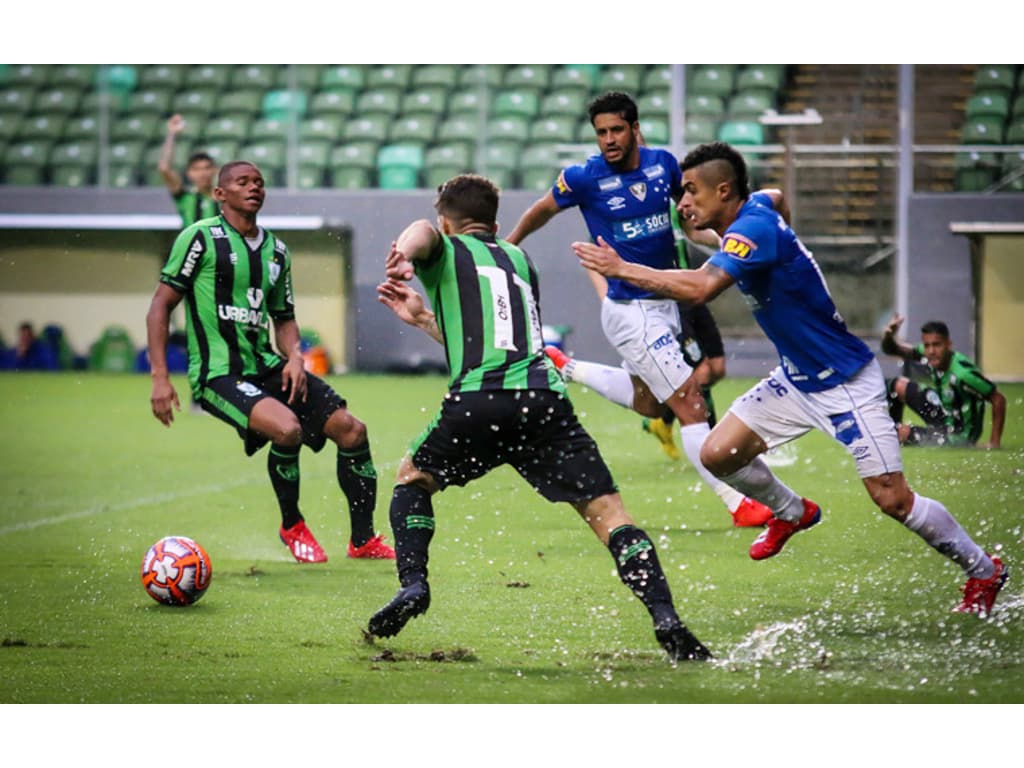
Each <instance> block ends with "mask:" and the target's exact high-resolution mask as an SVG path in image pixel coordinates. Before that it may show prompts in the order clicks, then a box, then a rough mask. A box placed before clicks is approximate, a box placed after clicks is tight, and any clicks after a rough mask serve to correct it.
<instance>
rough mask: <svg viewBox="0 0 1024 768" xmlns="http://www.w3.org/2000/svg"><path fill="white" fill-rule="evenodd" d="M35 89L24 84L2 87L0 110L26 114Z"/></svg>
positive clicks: (8, 112)
mask: <svg viewBox="0 0 1024 768" xmlns="http://www.w3.org/2000/svg"><path fill="white" fill-rule="evenodd" d="M35 94H36V92H35V90H34V89H33V88H26V87H25V86H21V87H17V88H4V89H3V90H2V91H0V112H2V113H6V114H16V115H27V114H28V112H29V110H30V109H31V108H32V102H33V101H34V100H35Z"/></svg>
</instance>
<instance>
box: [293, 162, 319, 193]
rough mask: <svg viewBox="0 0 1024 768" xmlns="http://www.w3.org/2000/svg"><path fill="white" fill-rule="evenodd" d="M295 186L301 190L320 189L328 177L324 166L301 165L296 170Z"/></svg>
mask: <svg viewBox="0 0 1024 768" xmlns="http://www.w3.org/2000/svg"><path fill="white" fill-rule="evenodd" d="M296 174H297V176H296V178H295V186H296V187H298V188H299V189H320V188H321V187H323V186H324V178H325V176H326V173H325V169H324V167H323V166H322V165H300V166H299V167H298V168H297V169H296Z"/></svg>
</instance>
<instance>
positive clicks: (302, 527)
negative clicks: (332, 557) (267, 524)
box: [278, 520, 327, 563]
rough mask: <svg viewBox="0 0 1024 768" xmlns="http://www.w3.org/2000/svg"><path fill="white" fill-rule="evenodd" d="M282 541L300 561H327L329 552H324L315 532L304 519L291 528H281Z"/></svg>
mask: <svg viewBox="0 0 1024 768" xmlns="http://www.w3.org/2000/svg"><path fill="white" fill-rule="evenodd" d="M278 534H279V535H280V537H281V541H283V542H284V545H285V546H286V547H288V551H289V552H291V553H292V556H293V557H294V558H295V559H296V560H298V561H299V562H300V563H326V562H327V554H326V553H325V552H324V550H323V547H321V546H320V545H319V544H318V543H317V540H316V539H315V538H314V537H313V532H312V531H311V530H309V528H307V527H306V523H305V522H304V521H302V520H300V521H299V522H297V523H296V524H295V525H293V526H292V527H291V528H281V530H280V531H279V532H278Z"/></svg>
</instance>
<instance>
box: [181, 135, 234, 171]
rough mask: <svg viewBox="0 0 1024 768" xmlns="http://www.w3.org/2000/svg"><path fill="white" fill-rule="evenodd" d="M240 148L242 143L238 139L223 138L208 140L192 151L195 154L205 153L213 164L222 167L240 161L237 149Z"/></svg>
mask: <svg viewBox="0 0 1024 768" xmlns="http://www.w3.org/2000/svg"><path fill="white" fill-rule="evenodd" d="M241 146H242V142H241V140H239V139H233V138H224V139H208V140H206V141H204V142H202V143H201V144H197V145H196V146H195V147H193V148H192V149H193V150H194V151H197V152H205V153H206V154H208V155H209V156H210V157H212V158H213V162H215V163H216V164H217V165H224V163H230V162H231V161H232V160H238V159H240V158H239V155H238V149H239V147H241Z"/></svg>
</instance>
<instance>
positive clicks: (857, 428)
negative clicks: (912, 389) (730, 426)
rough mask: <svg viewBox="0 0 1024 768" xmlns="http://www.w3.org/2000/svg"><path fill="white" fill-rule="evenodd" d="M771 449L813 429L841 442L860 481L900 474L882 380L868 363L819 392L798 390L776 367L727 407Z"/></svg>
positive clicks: (897, 444)
mask: <svg viewBox="0 0 1024 768" xmlns="http://www.w3.org/2000/svg"><path fill="white" fill-rule="evenodd" d="M729 412H730V413H732V414H734V415H735V416H736V417H737V418H738V419H739V420H740V421H742V422H743V423H744V424H746V425H747V426H748V427H750V429H752V430H753V431H754V432H756V433H757V435H758V436H759V437H760V438H761V439H762V440H764V442H765V444H766V445H767V446H768V448H769V449H772V448H775V447H776V446H778V445H782V444H783V443H786V442H789V441H790V440H793V439H795V438H797V437H800V436H801V435H804V434H807V433H808V432H810V431H811V430H812V429H815V428H817V429H820V430H821V431H822V432H825V433H826V434H828V435H831V436H832V437H834V438H835V439H836V440H837V441H839V442H840V443H841V444H842V445H843V447H845V448H846V450H847V451H849V453H850V455H851V456H852V457H853V462H854V464H856V465H857V474H858V475H860V476H861V477H862V478H864V477H875V476H876V475H882V474H886V473H888V472H902V471H903V461H902V460H901V458H900V442H899V439H898V438H897V436H896V425H895V424H894V423H893V420H892V417H891V416H890V415H889V406H888V403H887V401H886V395H885V381H884V379H883V378H882V369H881V368H880V367H879V365H878V361H877V360H872V361H871V362H870V363H868V364H867V365H865V366H864V367H863V368H862V369H861V370H860V371H858V372H857V374H856V375H855V376H854V377H853V378H852V379H850V380H849V381H848V382H846V383H845V384H840V385H839V386H837V387H832V389H826V390H824V391H822V392H801V391H800V390H798V389H797V388H796V387H794V386H793V385H792V383H790V381H789V379H787V378H786V376H785V374H784V373H783V372H782V368H781V367H779V368H776V369H775V370H774V371H772V372H771V374H770V375H769V376H768V378H766V379H762V380H761V381H760V382H758V383H757V384H756V385H755V386H754V387H753V389H751V390H749V391H748V392H747V393H746V394H744V395H742V396H740V397H739V398H738V399H737V400H736V402H734V403H733V404H732V406H730V408H729Z"/></svg>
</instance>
